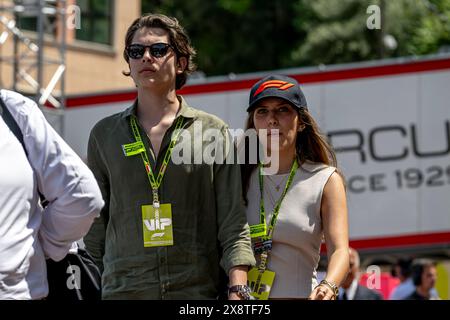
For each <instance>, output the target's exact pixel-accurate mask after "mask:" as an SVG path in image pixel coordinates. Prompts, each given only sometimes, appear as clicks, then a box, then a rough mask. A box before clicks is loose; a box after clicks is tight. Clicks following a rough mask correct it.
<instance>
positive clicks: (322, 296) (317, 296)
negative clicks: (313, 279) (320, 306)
mask: <svg viewBox="0 0 450 320" xmlns="http://www.w3.org/2000/svg"><path fill="white" fill-rule="evenodd" d="M308 299H310V300H336V297H335V295H334V292H333V290H332V289H331V288H330V287H329V286H327V285H325V284H319V285H318V286H317V287H315V288H314V290H313V291H312V292H311V294H310V296H309V298H308Z"/></svg>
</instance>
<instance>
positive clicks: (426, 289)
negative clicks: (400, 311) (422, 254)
mask: <svg viewBox="0 0 450 320" xmlns="http://www.w3.org/2000/svg"><path fill="white" fill-rule="evenodd" d="M411 277H412V281H413V284H414V286H415V290H414V292H413V293H412V294H410V295H409V296H407V297H406V300H439V297H438V296H437V295H432V293H431V290H432V289H433V288H434V285H435V284H436V280H437V271H436V263H435V262H434V261H432V260H429V259H417V260H414V261H413V264H412V273H411Z"/></svg>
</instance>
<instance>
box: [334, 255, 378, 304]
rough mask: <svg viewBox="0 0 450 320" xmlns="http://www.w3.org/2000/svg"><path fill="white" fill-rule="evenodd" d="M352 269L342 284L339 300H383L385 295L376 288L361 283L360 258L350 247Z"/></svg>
mask: <svg viewBox="0 0 450 320" xmlns="http://www.w3.org/2000/svg"><path fill="white" fill-rule="evenodd" d="M349 255H350V270H349V272H348V274H347V277H346V278H345V280H344V281H343V282H342V284H341V290H340V292H339V297H338V299H339V300H383V296H382V295H381V293H379V292H378V291H376V290H373V289H369V288H367V287H365V286H363V285H361V284H360V283H359V279H360V274H361V270H360V259H359V254H358V252H357V251H356V250H355V249H353V248H350V249H349Z"/></svg>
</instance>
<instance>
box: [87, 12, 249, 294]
mask: <svg viewBox="0 0 450 320" xmlns="http://www.w3.org/2000/svg"><path fill="white" fill-rule="evenodd" d="M194 55H195V51H194V49H193V48H192V47H191V45H190V41H189V38H188V36H187V35H186V33H185V31H184V30H183V28H182V27H181V26H180V25H179V24H178V21H177V20H176V19H174V18H169V17H166V16H164V15H157V14H150V15H147V16H144V17H141V18H139V19H136V20H135V21H134V22H133V24H132V25H131V26H130V27H129V29H128V32H127V34H126V37H125V51H124V58H125V60H126V62H127V63H128V65H129V68H130V71H129V72H124V74H125V75H127V76H131V78H132V79H133V80H134V83H135V85H136V87H137V91H138V96H137V99H136V101H135V102H134V104H133V105H132V106H131V107H129V108H128V109H127V110H125V111H123V112H121V113H118V114H116V115H113V116H111V117H108V118H105V119H103V120H101V121H100V122H99V123H97V124H96V126H95V127H94V128H93V130H92V132H91V135H90V139H89V146H88V163H89V166H90V167H91V169H92V170H93V172H94V174H95V176H96V178H97V180H98V182H99V185H100V188H101V190H102V193H103V197H104V199H105V202H106V206H105V208H104V210H103V211H102V214H101V218H99V219H97V221H96V222H95V223H94V225H93V227H92V228H91V230H90V232H89V234H88V236H87V237H85V243H86V247H87V249H88V251H89V252H90V253H91V254H92V255H93V256H94V258H96V259H97V262H98V263H99V265H100V267H101V269H102V270H103V277H102V280H103V284H102V287H103V298H104V299H211V298H216V297H217V296H218V295H219V294H220V293H221V292H220V291H221V289H220V286H221V279H222V278H221V272H222V271H221V268H222V270H224V271H225V272H226V274H227V275H228V283H227V285H228V286H229V290H228V298H229V299H244V298H248V297H249V295H248V288H247V287H246V282H247V270H248V266H250V265H254V263H255V261H254V257H253V253H252V250H251V244H250V237H249V228H248V224H247V222H246V217H245V212H244V210H243V207H242V201H241V189H240V171H239V170H240V169H239V165H238V164H220V163H213V164H208V163H205V162H202V163H196V162H194V161H192V162H189V163H181V164H175V163H174V162H173V161H172V159H173V154H174V152H173V151H174V146H175V145H177V144H184V145H185V146H187V147H189V148H184V149H183V150H190V153H191V156H192V159H193V158H194V157H195V156H196V155H198V154H203V152H204V149H205V147H206V146H205V142H204V141H203V138H202V136H201V135H200V136H198V135H197V136H195V132H194V127H195V126H197V125H199V124H201V126H202V128H203V132H204V131H205V130H208V129H216V130H218V131H219V132H220V133H221V134H222V137H223V139H224V140H226V139H229V137H228V132H227V127H226V125H225V123H224V122H222V121H221V120H220V119H218V118H216V117H214V116H212V115H209V114H207V113H204V112H201V111H198V110H196V109H194V108H191V107H190V106H189V105H188V104H187V103H186V101H185V100H184V99H183V98H182V97H181V96H179V95H177V94H176V90H177V89H180V88H181V87H182V86H183V85H184V84H185V82H186V78H187V75H188V74H189V73H190V72H192V71H193V70H194V68H195V66H194V64H193V62H192V59H193V57H194ZM177 129H181V131H186V132H188V133H189V136H190V137H194V139H199V140H197V141H189V139H185V138H184V136H183V138H182V139H179V138H180V136H179V133H180V132H181V131H180V130H177Z"/></svg>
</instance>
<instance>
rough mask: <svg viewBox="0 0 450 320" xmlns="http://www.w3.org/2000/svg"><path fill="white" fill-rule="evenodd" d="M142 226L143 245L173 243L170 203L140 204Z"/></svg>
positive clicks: (155, 245) (153, 245) (167, 244)
mask: <svg viewBox="0 0 450 320" xmlns="http://www.w3.org/2000/svg"><path fill="white" fill-rule="evenodd" d="M142 226H143V230H144V232H143V234H144V247H161V246H172V245H173V228H172V206H171V205H170V203H164V204H160V207H159V208H156V209H155V208H154V207H153V206H152V205H145V206H142Z"/></svg>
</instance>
